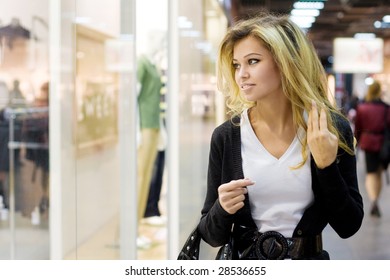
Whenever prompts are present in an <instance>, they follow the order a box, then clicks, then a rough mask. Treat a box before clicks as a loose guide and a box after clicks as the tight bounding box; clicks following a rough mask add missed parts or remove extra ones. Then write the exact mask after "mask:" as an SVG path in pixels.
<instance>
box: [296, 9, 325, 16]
mask: <svg viewBox="0 0 390 280" xmlns="http://www.w3.org/2000/svg"><path fill="white" fill-rule="evenodd" d="M291 15H293V16H312V17H316V16H319V15H320V11H319V10H316V9H303V10H297V9H293V10H292V11H291Z"/></svg>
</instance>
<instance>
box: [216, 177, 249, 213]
mask: <svg viewBox="0 0 390 280" xmlns="http://www.w3.org/2000/svg"><path fill="white" fill-rule="evenodd" d="M254 183H255V182H253V181H251V180H249V179H240V180H233V181H231V182H229V183H226V184H222V185H221V186H220V187H219V188H218V197H219V203H220V204H221V206H222V208H223V209H225V211H226V212H228V213H230V214H234V213H236V212H237V211H238V210H239V209H241V208H242V207H243V206H244V200H245V194H247V193H248V190H247V188H246V187H247V186H250V185H253V184H254Z"/></svg>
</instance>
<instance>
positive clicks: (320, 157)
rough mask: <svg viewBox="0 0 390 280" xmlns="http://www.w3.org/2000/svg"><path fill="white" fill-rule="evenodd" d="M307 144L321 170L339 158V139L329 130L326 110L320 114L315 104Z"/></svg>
mask: <svg viewBox="0 0 390 280" xmlns="http://www.w3.org/2000/svg"><path fill="white" fill-rule="evenodd" d="M309 119H310V121H309V123H310V126H309V125H308V130H307V143H308V145H309V148H310V152H311V154H312V156H313V158H314V161H315V162H316V164H317V166H318V167H319V168H325V167H327V166H329V165H330V164H331V163H332V162H333V161H334V160H335V159H336V156H337V149H338V139H337V137H336V135H334V134H333V133H331V132H330V131H329V130H328V121H327V115H326V111H325V109H324V108H322V109H321V111H320V114H318V108H317V105H316V104H315V102H312V110H311V111H310V116H309Z"/></svg>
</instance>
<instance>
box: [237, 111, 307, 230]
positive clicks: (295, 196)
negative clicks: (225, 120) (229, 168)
mask: <svg viewBox="0 0 390 280" xmlns="http://www.w3.org/2000/svg"><path fill="white" fill-rule="evenodd" d="M240 129H241V156H242V161H243V163H242V167H243V172H244V176H245V178H249V179H251V180H252V181H255V182H256V183H255V184H254V185H252V186H248V187H247V188H248V195H249V202H250V207H251V213H252V218H253V220H254V221H255V223H256V225H257V227H258V230H259V232H266V231H270V230H273V231H278V232H280V233H281V234H283V235H284V236H285V237H291V236H292V234H293V231H294V229H295V227H296V226H297V224H298V222H299V220H300V219H301V217H302V215H303V212H304V211H305V209H306V208H307V207H308V206H309V205H310V204H311V203H312V202H313V201H314V195H313V191H312V186H311V169H310V158H309V159H308V160H307V161H306V163H305V165H304V166H303V167H301V168H299V169H291V167H294V166H297V164H299V163H300V162H301V161H302V154H301V144H300V142H299V139H298V136H295V138H294V140H293V141H292V143H291V144H290V146H289V147H288V149H287V150H286V151H285V153H284V154H283V155H282V156H281V157H280V158H279V159H277V158H275V157H274V156H273V155H271V154H270V153H269V152H268V151H267V149H266V148H265V147H264V146H263V145H262V144H261V142H260V141H259V139H258V138H257V136H256V134H255V132H254V130H253V128H252V126H251V124H250V122H249V118H248V110H245V111H244V112H243V113H242V117H241V128H240ZM304 133H305V131H304V130H303V129H299V130H298V134H299V136H300V139H303V136H304Z"/></svg>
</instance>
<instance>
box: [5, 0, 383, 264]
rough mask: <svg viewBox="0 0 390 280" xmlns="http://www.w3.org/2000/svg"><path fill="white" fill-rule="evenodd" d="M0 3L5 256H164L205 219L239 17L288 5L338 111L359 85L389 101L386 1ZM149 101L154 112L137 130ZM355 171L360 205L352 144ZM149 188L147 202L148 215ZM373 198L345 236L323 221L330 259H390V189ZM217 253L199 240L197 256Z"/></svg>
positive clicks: (361, 171) (360, 162) (172, 255)
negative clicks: (220, 86)
mask: <svg viewBox="0 0 390 280" xmlns="http://www.w3.org/2000/svg"><path fill="white" fill-rule="evenodd" d="M0 7H1V10H0V259H1V260H14V259H15V260H119V259H140V260H154V259H157V260H165V259H176V258H177V256H178V252H179V251H180V249H181V247H182V245H183V244H184V242H185V240H186V238H187V237H188V235H189V233H190V232H191V230H192V229H193V228H194V227H195V226H196V225H197V223H198V221H199V219H200V216H201V209H202V206H203V202H204V198H205V194H206V188H207V165H208V156H209V145H210V138H211V134H212V132H213V130H214V128H215V127H216V126H218V125H219V124H221V123H222V122H223V121H224V120H226V119H227V117H228V116H227V112H226V106H225V98H224V96H223V95H222V94H221V93H220V92H219V91H218V90H217V87H216V79H217V78H216V59H217V55H218V47H219V43H220V41H221V39H222V37H223V35H224V34H225V33H226V31H227V30H228V28H229V27H230V26H233V25H234V24H235V23H236V22H237V20H239V19H240V18H243V17H245V16H247V15H248V14H252V13H258V12H260V11H271V12H274V13H283V14H288V15H289V16H290V17H291V18H292V19H293V20H294V21H295V22H296V23H297V24H298V25H299V26H300V27H301V28H302V30H303V31H304V32H305V33H306V34H307V36H308V37H309V38H310V39H311V40H312V42H313V44H314V47H315V49H316V50H317V53H318V55H319V58H320V60H321V62H322V63H323V66H324V68H325V70H326V73H327V77H328V83H329V89H330V94H331V95H332V96H333V98H334V100H335V102H337V105H338V107H339V108H340V110H344V111H346V112H347V111H348V109H349V105H350V101H351V100H352V99H353V97H357V98H359V99H362V98H364V95H365V92H366V90H367V85H368V82H369V81H370V79H376V80H378V81H380V82H381V84H382V90H383V94H384V95H383V96H384V100H385V101H386V102H390V2H389V0H372V1H368V0H366V1H365V0H318V1H314V0H313V1H310V0H303V1H298V0H297V1H294V0H280V1H276V0H275V1H273V0H265V1H264V0H258V1H256V0H185V1H180V0H94V1H88V0H35V1H29V0H13V1H6V0H0ZM302 13H310V14H302ZM142 71H145V73H151V72H153V76H151V77H146V78H145V79H144V78H142V79H140V75H141V76H142V75H143V74H142V73H144V72H142ZM142 77H143V76H142ZM145 80H146V81H145ZM145 84H146V87H150V88H152V87H154V86H156V87H158V88H159V91H158V96H157V99H155V101H154V105H156V106H157V109H155V108H153V107H152V106H150V104H146V105H145V104H141V101H142V98H143V97H142V96H143V92H144V89H145V88H146V87H145ZM145 106H146V107H145ZM145 108H146V109H145ZM145 110H146V111H148V114H149V116H150V115H157V116H158V123H157V124H156V125H151V127H152V129H146V130H147V131H145V130H144V124H145V123H146V122H149V121H151V119H150V118H148V117H146V119H147V120H145V119H144V118H143V115H142V113H140V112H141V111H142V112H144V111H145ZM141 147H143V148H141ZM151 147H153V148H151ZM151 150H156V153H155V154H153V155H151V154H150V151H151ZM140 166H143V168H141V167H140ZM141 169H144V170H148V171H147V172H146V171H145V173H141V171H140V170H141ZM357 170H358V179H359V188H360V191H361V193H362V196H363V199H364V202H367V194H366V191H365V188H364V178H365V172H366V171H365V165H364V153H362V151H360V150H357ZM156 174H159V175H156ZM156 177H158V179H159V181H158V182H155V181H153V180H152V178H153V179H155V178H156ZM145 178H146V179H145ZM140 182H141V183H140ZM383 182H384V184H389V183H387V176H386V174H383ZM140 184H143V185H142V186H144V187H143V188H140V187H139V186H140ZM152 185H153V186H154V187H152ZM140 189H142V190H144V191H139V190H140ZM152 191H154V193H153V195H152ZM140 197H142V199H140ZM151 197H155V198H156V199H155V201H154V206H155V208H157V209H154V212H153V211H152V210H150V213H147V211H145V209H149V202H150V203H151V204H152V203H153V201H151ZM141 200H142V201H143V203H140V201H141ZM381 201H383V202H382V203H381V205H382V208H381V210H382V217H380V218H373V217H371V216H369V215H365V217H364V220H363V225H362V227H361V229H360V230H359V232H358V233H357V234H356V235H354V236H353V237H351V238H349V239H341V238H340V237H339V236H338V235H337V234H336V233H335V232H334V231H333V230H332V228H331V227H327V228H326V229H325V231H324V233H323V240H324V247H325V248H326V249H327V250H328V251H329V252H330V255H331V258H332V259H352V260H353V259H390V248H389V246H387V245H388V244H389V241H390V203H387V202H389V201H390V187H384V188H383V192H382V195H381ZM368 207H369V206H368V203H367V204H365V211H369V210H368ZM140 209H141V210H140ZM144 212H145V213H144ZM217 249H218V248H211V247H210V246H208V245H207V244H205V243H204V242H202V246H201V258H203V259H213V258H214V256H215V253H216V250H217Z"/></svg>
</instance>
